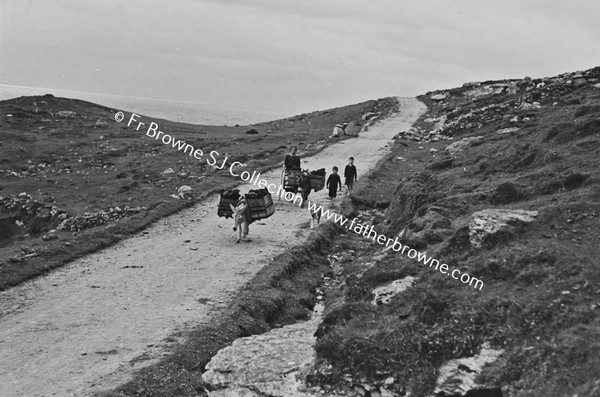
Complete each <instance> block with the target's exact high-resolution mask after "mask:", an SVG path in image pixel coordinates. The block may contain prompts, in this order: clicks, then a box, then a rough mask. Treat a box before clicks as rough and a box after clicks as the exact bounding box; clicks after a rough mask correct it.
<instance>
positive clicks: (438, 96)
mask: <svg viewBox="0 0 600 397" xmlns="http://www.w3.org/2000/svg"><path fill="white" fill-rule="evenodd" d="M430 98H431V99H432V100H434V101H443V100H444V99H446V98H448V93H443V94H435V95H432V96H431V97H430Z"/></svg>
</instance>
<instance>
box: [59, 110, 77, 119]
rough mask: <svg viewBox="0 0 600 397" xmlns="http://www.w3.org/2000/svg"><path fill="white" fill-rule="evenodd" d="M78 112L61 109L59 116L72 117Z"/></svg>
mask: <svg viewBox="0 0 600 397" xmlns="http://www.w3.org/2000/svg"><path fill="white" fill-rule="evenodd" d="M76 114H77V113H75V112H72V111H70V110H59V111H58V116H59V117H63V118H71V117H74V116H75V115H76Z"/></svg>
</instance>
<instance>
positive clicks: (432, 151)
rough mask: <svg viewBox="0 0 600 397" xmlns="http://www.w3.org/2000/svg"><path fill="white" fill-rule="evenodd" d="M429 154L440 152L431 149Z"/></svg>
mask: <svg viewBox="0 0 600 397" xmlns="http://www.w3.org/2000/svg"><path fill="white" fill-rule="evenodd" d="M429 152H430V153H437V152H438V150H437V149H436V148H431V149H429Z"/></svg>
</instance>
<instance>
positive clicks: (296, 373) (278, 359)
mask: <svg viewBox="0 0 600 397" xmlns="http://www.w3.org/2000/svg"><path fill="white" fill-rule="evenodd" d="M321 317H322V308H321V307H318V308H317V310H316V311H315V313H314V315H313V317H312V318H311V319H310V320H309V321H305V322H302V323H296V324H292V325H288V326H285V327H282V328H276V329H273V330H271V331H269V332H267V333H264V334H262V335H254V336H250V337H247V338H241V339H237V340H236V341H235V342H233V343H232V344H231V345H230V346H228V347H226V348H224V349H222V350H220V351H219V352H218V353H217V354H216V355H215V356H214V357H213V358H212V360H211V361H210V362H209V363H208V364H207V365H206V372H205V373H204V374H203V375H202V379H203V380H204V382H206V383H209V384H210V385H212V386H213V387H214V388H215V390H213V391H210V392H209V396H210V397H226V396H239V397H255V396H256V397H258V396H273V397H275V396H281V397H288V396H289V397H309V396H314V395H316V393H313V392H312V391H311V390H308V389H307V388H306V387H305V386H304V384H303V378H304V376H305V374H306V372H307V371H308V369H309V368H310V366H311V365H312V363H313V361H314V358H315V353H314V344H315V341H316V339H315V337H314V334H315V331H316V330H317V327H318V325H319V323H320V322H321Z"/></svg>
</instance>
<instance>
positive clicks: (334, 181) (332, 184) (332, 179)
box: [326, 166, 342, 202]
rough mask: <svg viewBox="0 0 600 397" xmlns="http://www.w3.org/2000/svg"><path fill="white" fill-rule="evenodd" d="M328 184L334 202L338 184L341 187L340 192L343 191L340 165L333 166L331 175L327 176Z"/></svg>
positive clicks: (330, 197)
mask: <svg viewBox="0 0 600 397" xmlns="http://www.w3.org/2000/svg"><path fill="white" fill-rule="evenodd" d="M326 186H327V188H328V189H329V199H330V200H331V201H332V202H333V199H334V198H336V196H337V194H336V192H337V190H338V186H339V187H340V192H341V191H342V180H341V179H340V176H339V175H338V167H335V166H334V167H333V169H332V171H331V175H329V178H327V183H326Z"/></svg>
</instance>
